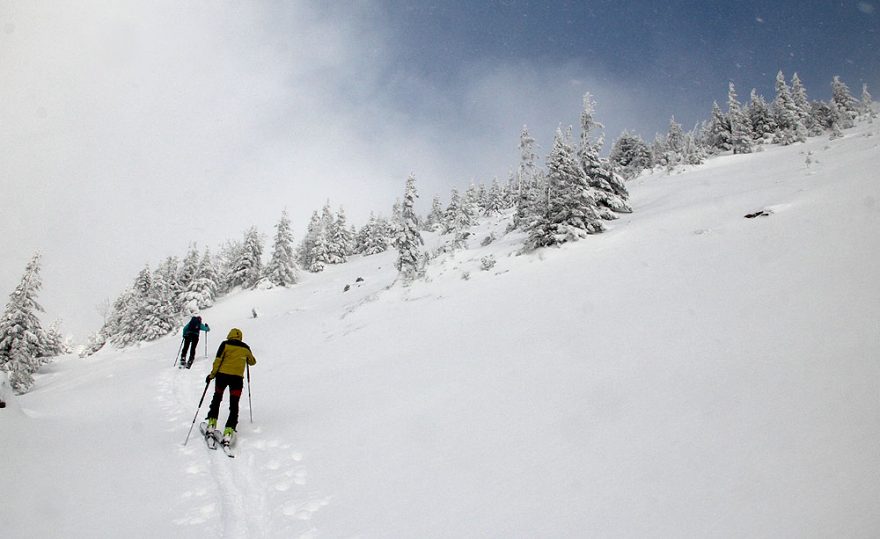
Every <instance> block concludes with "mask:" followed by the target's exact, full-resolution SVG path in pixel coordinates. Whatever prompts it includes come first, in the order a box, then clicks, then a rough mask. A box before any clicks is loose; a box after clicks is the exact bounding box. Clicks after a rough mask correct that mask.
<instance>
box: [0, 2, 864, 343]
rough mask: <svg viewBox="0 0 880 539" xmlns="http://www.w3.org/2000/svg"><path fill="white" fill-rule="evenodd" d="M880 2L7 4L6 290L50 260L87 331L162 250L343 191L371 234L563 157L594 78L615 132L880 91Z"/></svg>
mask: <svg viewBox="0 0 880 539" xmlns="http://www.w3.org/2000/svg"><path fill="white" fill-rule="evenodd" d="M878 10H880V2H878V1H877V0H864V1H838V2H833V1H827V0H822V1H819V0H814V1H806V2H804V1H803V0H801V1H774V2H767V1H760V2H759V1H739V2H730V1H726V2H711V1H681V0H679V1H675V0H673V1H667V2H654V1H648V0H636V1H626V0H598V1H581V2H574V1H573V2H564V1H560V2H545V1H541V2H527V1H513V0H511V1H495V2H476V1H472V0H468V1H446V2H408V1H386V2H382V1H372V2H371V1H358V2H219V1H210V2H207V1H205V2H199V1H193V2H179V1H151V2H135V1H131V2H127V1H119V0H113V1H111V0H107V1H98V0H85V1H71V2H55V1H17V0H12V1H10V0H3V1H0V188H2V189H0V193H2V194H0V230H2V231H3V237H4V238H5V245H6V247H7V249H6V252H5V253H4V256H3V257H2V258H0V299H2V300H3V302H4V303H5V299H6V297H7V296H8V294H9V293H10V292H11V291H12V289H13V287H14V286H15V284H16V283H17V282H18V280H19V279H20V276H21V274H22V272H23V270H24V266H25V264H26V262H27V260H28V259H29V258H30V256H31V255H32V254H33V252H35V251H39V252H41V253H42V254H43V257H44V260H43V263H44V268H43V283H44V288H43V292H42V293H41V296H40V299H41V300H42V303H43V305H44V307H45V308H46V311H47V313H46V315H45V316H44V319H45V321H46V322H47V323H48V322H49V321H51V320H53V319H55V318H61V319H63V321H64V327H65V329H67V330H68V331H72V332H74V333H76V334H77V336H78V337H82V336H84V335H85V334H86V333H87V332H90V331H94V330H96V329H97V328H98V326H100V323H101V320H100V318H99V316H98V313H97V310H96V308H95V306H96V305H97V304H99V303H100V302H101V301H102V300H104V299H114V298H115V297H116V296H117V295H118V294H119V292H120V291H121V290H122V289H123V287H125V286H126V285H128V284H129V283H130V282H131V281H132V279H133V278H134V276H135V274H136V273H137V272H138V271H139V270H140V269H141V268H142V267H143V266H144V264H146V263H150V264H151V266H152V267H155V265H156V264H157V263H158V262H159V261H161V259H162V258H164V257H166V256H168V255H177V256H182V255H183V254H184V253H185V250H186V247H187V245H188V244H189V243H190V242H193V241H194V242H197V243H198V245H199V247H204V246H210V247H212V248H215V247H216V246H217V245H219V244H220V243H222V242H223V241H224V240H225V239H228V238H240V237H241V234H242V233H243V231H244V230H245V229H246V228H247V227H249V226H251V225H256V226H257V227H258V228H259V229H260V230H261V231H262V232H263V233H264V234H266V236H267V247H266V250H267V251H269V249H270V247H271V241H270V240H271V235H272V232H273V228H272V227H273V226H274V224H275V223H276V222H277V221H278V218H279V217H280V214H281V211H282V210H283V209H284V208H287V210H288V211H289V213H290V216H291V219H292V220H293V224H294V227H295V230H294V231H295V235H296V240H297V241H299V240H300V239H301V238H302V235H303V233H304V229H305V225H306V223H307V221H308V218H309V216H310V215H311V213H312V211H314V210H317V209H320V207H321V206H322V205H323V204H324V202H325V201H326V200H328V199H329V200H330V202H331V204H332V205H333V207H334V208H338V207H339V206H343V207H344V208H345V210H346V213H347V215H348V217H349V222H351V223H353V224H356V225H358V226H359V225H361V224H363V222H364V221H365V220H366V218H367V217H368V215H369V213H370V211H376V212H377V213H385V214H388V212H389V209H390V206H391V205H392V203H393V202H394V199H395V198H396V197H399V196H400V195H401V194H402V191H403V186H404V182H405V179H406V176H407V175H408V174H409V173H414V174H415V176H416V179H417V186H418V189H419V191H420V193H421V197H422V203H423V204H425V205H427V203H429V202H430V199H431V197H432V196H433V195H435V194H438V195H440V196H441V197H442V198H443V199H444V201H445V200H447V199H448V194H449V189H450V188H451V187H453V186H457V187H459V188H464V187H466V186H467V185H468V184H469V183H470V182H471V181H473V180H476V181H485V182H489V181H491V179H492V177H494V176H498V177H499V178H500V179H502V180H503V179H506V177H507V174H508V171H509V170H510V169H511V168H514V167H515V166H516V161H517V158H518V154H517V150H516V146H517V143H518V136H519V131H520V129H521V127H522V125H524V124H527V125H528V126H529V128H530V131H531V132H532V134H533V135H534V136H535V137H536V138H537V139H538V142H539V144H541V146H542V148H544V149H543V150H542V151H541V154H542V155H543V154H545V153H546V151H547V149H548V148H549V147H550V142H551V141H552V135H553V130H554V129H555V127H556V126H557V125H559V124H563V125H568V124H572V123H577V120H578V115H579V112H580V107H581V96H582V95H583V94H584V93H585V92H588V91H589V92H591V93H592V94H593V95H594V96H595V99H596V101H597V103H598V106H597V113H596V115H597V119H598V120H600V121H602V122H604V123H605V125H606V134H607V140H608V144H609V145H610V143H611V142H612V141H613V140H614V138H616V137H617V136H618V135H619V134H620V132H621V131H622V130H623V129H625V128H628V129H630V130H633V131H636V132H639V133H640V134H642V135H643V136H644V137H645V138H646V139H649V138H652V137H653V135H654V133H655V132H657V131H664V130H665V128H666V124H667V122H668V120H669V117H670V116H671V115H673V114H674V115H675V116H676V119H677V120H678V121H680V122H681V123H683V124H684V125H685V126H688V127H689V126H692V125H693V124H694V123H695V122H697V121H699V120H702V119H704V118H707V117H708V114H709V111H710V109H711V104H712V101H713V100H716V99H717V100H719V101H721V102H723V101H724V100H726V95H727V81H728V80H732V81H733V82H734V83H735V84H736V85H737V88H738V91H739V94H740V96H741V98H742V99H743V100H745V99H746V98H747V96H748V92H749V90H750V89H751V88H752V87H756V88H758V90H759V91H760V92H761V93H763V94H764V95H765V96H767V97H768V98H772V96H773V82H774V77H775V74H776V71H777V70H779V69H782V70H783V71H784V72H785V73H786V75H788V76H789V77H790V75H791V73H793V72H794V71H797V72H798V73H799V75H800V77H801V79H802V80H803V81H804V82H805V84H806V87H807V90H808V92H809V94H810V97H811V98H816V99H827V98H828V97H829V94H830V86H829V83H830V81H831V77H832V76H833V75H840V76H841V77H842V78H843V80H844V81H845V82H847V83H848V84H849V86H850V88H852V89H853V92H854V93H859V92H860V91H861V85H862V82H867V83H868V84H869V85H870V87H871V88H872V89H874V94H875V95H880V52H878V51H880V43H878V36H877V33H878V31H880V22H878V21H880V18H878V17H880V13H878Z"/></svg>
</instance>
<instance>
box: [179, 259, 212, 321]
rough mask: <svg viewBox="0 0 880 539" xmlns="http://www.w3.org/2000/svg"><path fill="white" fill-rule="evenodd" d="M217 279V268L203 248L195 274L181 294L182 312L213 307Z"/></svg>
mask: <svg viewBox="0 0 880 539" xmlns="http://www.w3.org/2000/svg"><path fill="white" fill-rule="evenodd" d="M217 279H218V278H217V268H216V267H215V265H214V261H213V260H212V258H211V251H210V250H209V249H208V248H205V252H204V254H203V255H202V258H201V260H200V261H199V264H198V267H197V268H196V271H195V274H194V275H193V278H192V280H191V281H190V283H189V286H188V287H187V289H186V290H185V291H184V293H183V299H182V302H181V303H182V305H183V312H193V311H197V310H200V309H207V308H208V307H210V306H212V305H214V299H215V298H216V297H217Z"/></svg>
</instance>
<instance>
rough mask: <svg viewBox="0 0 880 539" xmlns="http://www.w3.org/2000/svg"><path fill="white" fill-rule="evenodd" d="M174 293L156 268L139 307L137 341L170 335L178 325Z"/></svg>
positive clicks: (177, 309) (162, 274) (160, 271)
mask: <svg viewBox="0 0 880 539" xmlns="http://www.w3.org/2000/svg"><path fill="white" fill-rule="evenodd" d="M174 298H175V293H174V291H173V289H172V288H171V286H169V283H168V282H167V281H166V280H165V275H164V272H163V271H162V270H161V269H159V268H157V270H156V272H155V273H154V274H153V278H152V280H151V281H150V288H149V290H148V291H147V293H146V294H144V296H143V298H142V300H141V302H140V305H141V313H140V316H139V320H138V322H139V325H140V327H139V328H138V332H137V340H138V341H153V340H156V339H158V338H159V337H163V336H165V335H168V334H169V333H171V332H172V331H173V330H174V329H175V328H176V327H177V324H178V321H179V313H180V309H179V308H178V307H177V306H176V305H175V304H174Z"/></svg>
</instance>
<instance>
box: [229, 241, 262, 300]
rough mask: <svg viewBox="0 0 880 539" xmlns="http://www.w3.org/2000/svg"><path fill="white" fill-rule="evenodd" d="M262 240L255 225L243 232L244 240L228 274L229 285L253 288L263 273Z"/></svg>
mask: <svg viewBox="0 0 880 539" xmlns="http://www.w3.org/2000/svg"><path fill="white" fill-rule="evenodd" d="M262 257H263V240H262V238H261V237H260V233H259V232H257V228H256V227H253V226H252V227H251V228H249V229H248V230H247V231H246V232H245V234H244V241H243V242H242V244H241V249H240V251H239V253H238V259H237V260H236V261H235V262H234V263H233V265H232V268H231V274H230V280H229V283H230V286H231V287H235V286H242V287H244V288H254V287H255V286H257V283H258V282H259V281H260V277H262V275H263V262H262Z"/></svg>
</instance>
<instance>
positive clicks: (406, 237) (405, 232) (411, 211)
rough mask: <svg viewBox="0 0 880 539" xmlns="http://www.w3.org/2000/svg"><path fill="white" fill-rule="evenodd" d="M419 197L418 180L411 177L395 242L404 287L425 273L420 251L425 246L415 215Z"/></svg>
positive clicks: (407, 185)
mask: <svg viewBox="0 0 880 539" xmlns="http://www.w3.org/2000/svg"><path fill="white" fill-rule="evenodd" d="M418 196H419V195H418V193H417V192H416V179H415V177H414V176H413V175H410V176H409V178H407V180H406V190H405V191H404V195H403V205H402V206H401V214H400V218H401V227H400V228H399V229H398V232H397V238H396V239H395V242H394V244H395V247H397V254H398V256H397V264H396V267H397V270H398V271H399V272H400V277H401V278H402V279H403V283H404V285H406V284H409V283H411V282H412V281H413V280H414V279H416V278H418V277H419V276H420V275H421V274H422V272H423V271H424V267H423V259H422V255H421V253H420V251H419V246H421V245H423V244H424V241H423V240H422V235H421V234H420V233H419V224H418V220H417V219H416V213H415V202H416V198H418Z"/></svg>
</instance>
